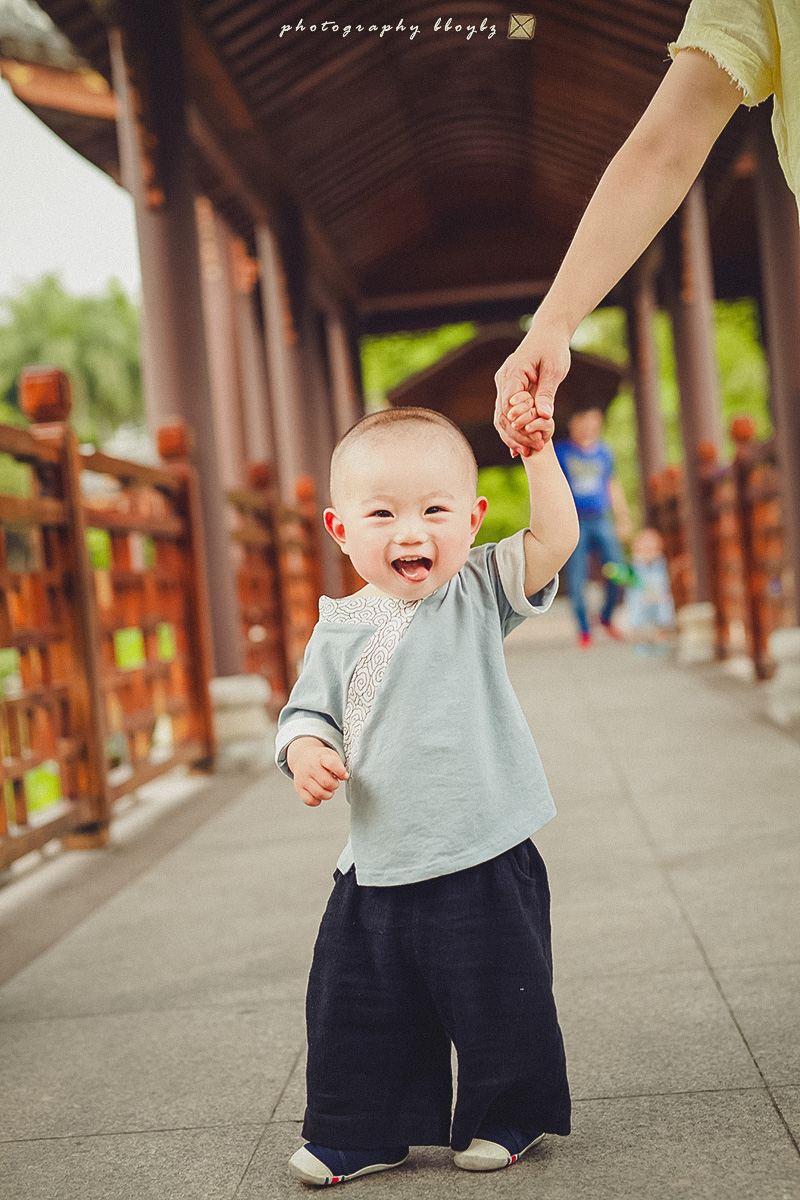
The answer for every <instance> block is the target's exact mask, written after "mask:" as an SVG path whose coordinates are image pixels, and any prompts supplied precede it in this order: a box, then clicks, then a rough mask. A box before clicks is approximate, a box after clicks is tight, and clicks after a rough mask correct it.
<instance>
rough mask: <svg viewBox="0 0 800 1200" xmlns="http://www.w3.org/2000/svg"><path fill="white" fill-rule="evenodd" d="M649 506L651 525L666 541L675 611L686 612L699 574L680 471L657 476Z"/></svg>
mask: <svg viewBox="0 0 800 1200" xmlns="http://www.w3.org/2000/svg"><path fill="white" fill-rule="evenodd" d="M648 502H649V503H648V509H649V521H650V523H651V525H653V526H654V527H655V528H656V529H657V530H658V531H659V533H660V534H661V536H662V538H663V540H664V555H665V557H666V560H667V564H668V566H669V578H670V586H671V588H672V597H673V600H674V601H675V607H676V608H682V607H683V606H684V605H685V604H690V603H691V602H692V600H693V599H694V594H695V573H694V564H693V562H692V556H691V553H690V551H689V544H688V538H687V524H688V523H687V520H686V496H685V494H684V488H683V471H682V470H681V468H680V467H675V466H672V467H666V468H665V470H663V471H662V472H661V473H660V474H659V475H655V476H653V478H652V479H651V480H650V482H649V488H648Z"/></svg>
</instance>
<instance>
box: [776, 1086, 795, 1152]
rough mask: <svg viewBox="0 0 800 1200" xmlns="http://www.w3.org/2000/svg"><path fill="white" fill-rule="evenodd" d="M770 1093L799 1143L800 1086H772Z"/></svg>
mask: <svg viewBox="0 0 800 1200" xmlns="http://www.w3.org/2000/svg"><path fill="white" fill-rule="evenodd" d="M772 1094H773V1096H774V1097H775V1103H776V1104H777V1105H778V1108H779V1109H780V1110H781V1116H782V1117H783V1119H784V1121H785V1122H786V1124H787V1125H788V1126H789V1128H790V1129H791V1131H792V1134H793V1136H794V1140H795V1141H796V1142H797V1143H798V1145H800V1086H798V1087H780V1088H773V1089H772Z"/></svg>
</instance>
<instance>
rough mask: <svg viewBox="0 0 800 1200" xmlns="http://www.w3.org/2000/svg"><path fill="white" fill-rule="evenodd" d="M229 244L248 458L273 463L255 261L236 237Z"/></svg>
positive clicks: (273, 451)
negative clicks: (255, 296) (255, 300)
mask: <svg viewBox="0 0 800 1200" xmlns="http://www.w3.org/2000/svg"><path fill="white" fill-rule="evenodd" d="M228 248H229V251H230V256H231V263H232V266H233V284H234V307H235V316H236V335H237V342H238V346H239V368H240V372H241V384H242V403H243V415H244V436H245V449H246V452H247V461H248V463H263V462H266V463H272V462H273V460H274V457H275V438H274V433H273V430H272V413H271V410H270V403H269V388H268V386H267V364H266V361H265V358H264V340H263V335H262V333H261V331H260V330H259V328H258V321H257V318H256V309H255V303H254V295H253V292H254V288H255V286H256V284H257V282H258V275H259V270H258V261H257V260H256V259H253V258H251V257H250V256H249V254H248V253H247V247H246V246H245V244H244V242H243V241H242V239H241V238H239V237H231V238H230V240H229V247H228Z"/></svg>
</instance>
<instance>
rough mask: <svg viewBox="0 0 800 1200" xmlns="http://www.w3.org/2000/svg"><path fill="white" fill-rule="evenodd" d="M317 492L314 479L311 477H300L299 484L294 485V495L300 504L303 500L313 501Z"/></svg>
mask: <svg viewBox="0 0 800 1200" xmlns="http://www.w3.org/2000/svg"><path fill="white" fill-rule="evenodd" d="M315 492H316V489H315V487H314V479H313V477H312V476H311V475H300V476H299V477H298V480H297V483H296V484H295V485H294V494H295V496H296V497H297V501H298V503H301V502H302V501H303V500H313V499H314V495H315Z"/></svg>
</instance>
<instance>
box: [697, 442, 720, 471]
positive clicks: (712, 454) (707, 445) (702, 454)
mask: <svg viewBox="0 0 800 1200" xmlns="http://www.w3.org/2000/svg"><path fill="white" fill-rule="evenodd" d="M697 457H698V458H699V459H700V462H701V463H702V464H703V466H706V467H710V466H712V465H713V464H714V463H715V462H716V461H717V447H716V446H715V445H714V443H713V442H699V443H698V446H697Z"/></svg>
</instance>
